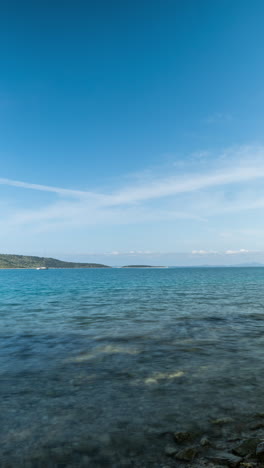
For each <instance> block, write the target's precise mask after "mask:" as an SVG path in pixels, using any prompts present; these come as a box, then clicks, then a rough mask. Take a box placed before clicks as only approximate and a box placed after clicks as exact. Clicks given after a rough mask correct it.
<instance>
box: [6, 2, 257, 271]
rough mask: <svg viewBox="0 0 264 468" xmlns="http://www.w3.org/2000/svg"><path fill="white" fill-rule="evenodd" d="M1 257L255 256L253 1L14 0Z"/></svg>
mask: <svg viewBox="0 0 264 468" xmlns="http://www.w3.org/2000/svg"><path fill="white" fill-rule="evenodd" d="M0 8H1V14H0V40H1V48H0V60H1V61H0V63H1V74H0V162H1V165H0V168H1V170H0V213H1V216H0V242H1V249H0V250H1V252H3V253H24V254H35V255H47V256H56V257H59V258H67V259H73V260H74V259H78V260H83V261H89V259H91V260H92V261H102V262H105V263H108V264H115V265H120V264H123V263H127V262H128V261H129V263H138V262H140V263H151V264H171V265H172V264H205V263H206V264H207V263H209V264H210V263H211V264H212V263H213V264H215V263H217V264H218V263H219V264H226V263H227V264H230V263H241V262H247V261H263V262H264V253H263V252H264V216H263V209H264V187H263V182H264V137H263V126H264V125H263V124H264V111H263V109H264V84H263V83H264V49H263V42H264V29H263V15H264V4H263V2H262V1H259V0H254V1H253V2H249V1H248V0H247V1H245V0H239V1H238V0H233V1H230V0H228V1H226V0H215V1H213V2H212V1H211V0H210V1H206V0H200V1H199V2H197V1H196V0H194V1H192V0H187V1H180V0H178V1H177V0H165V1H164V0H162V1H161V0H160V1H157V0H152V1H149V0H148V1H146V0H141V1H137V0H136V1H135V0H134V1H130V0H128V1H125V2H124V1H121V0H120V1H116V0H111V1H106V0H105V1H103V0H98V1H96V2H92V1H78V0H77V1H75V2H72V1H67V0H66V1H64V2H61V1H56V0H54V1H52V2H51V1H45V2H33V1H26V0H25V1H24V2H20V1H12V0H11V1H9V2H2V4H1V7H0Z"/></svg>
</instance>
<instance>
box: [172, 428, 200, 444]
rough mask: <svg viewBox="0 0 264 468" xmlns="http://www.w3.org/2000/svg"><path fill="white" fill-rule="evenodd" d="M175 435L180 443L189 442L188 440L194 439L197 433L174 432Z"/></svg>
mask: <svg viewBox="0 0 264 468" xmlns="http://www.w3.org/2000/svg"><path fill="white" fill-rule="evenodd" d="M173 437H174V439H175V441H176V442H177V443H178V444H181V443H183V442H187V441H188V440H193V439H194V438H195V434H194V433H193V432H184V431H182V432H174V434H173Z"/></svg>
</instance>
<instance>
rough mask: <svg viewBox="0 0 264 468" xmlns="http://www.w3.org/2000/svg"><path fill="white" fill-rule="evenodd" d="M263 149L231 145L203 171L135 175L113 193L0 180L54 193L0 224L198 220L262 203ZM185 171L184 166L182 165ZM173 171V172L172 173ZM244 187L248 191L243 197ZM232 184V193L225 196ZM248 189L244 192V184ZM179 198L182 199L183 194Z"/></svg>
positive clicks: (42, 225) (43, 225)
mask: <svg viewBox="0 0 264 468" xmlns="http://www.w3.org/2000/svg"><path fill="white" fill-rule="evenodd" d="M263 156H264V147H261V146H259V147H253V146H247V147H242V148H231V149H228V150H226V151H223V152H221V154H220V156H219V157H217V158H215V160H216V162H215V164H214V166H212V165H211V166H210V168H209V169H207V170H206V171H205V170H204V166H203V172H200V171H199V164H198V166H197V167H196V170H194V168H192V170H191V171H189V170H187V171H186V172H184V171H183V170H181V173H178V172H177V169H175V166H173V165H172V167H171V168H170V172H171V173H170V175H169V176H168V175H167V176H164V175H163V176H159V175H157V174H153V175H152V177H150V176H149V174H148V177H146V179H145V180H144V178H140V179H139V178H136V182H135V183H134V184H133V183H132V182H131V181H130V182H129V184H128V185H126V186H125V187H124V186H123V187H119V188H114V189H112V191H108V192H106V193H100V192H99V191H98V192H96V191H86V190H75V189H71V188H61V187H53V186H49V185H41V184H38V183H30V182H24V181H17V180H12V179H5V178H1V179H0V184H1V185H3V186H4V185H8V186H13V187H16V188H20V189H30V190H38V191H43V192H51V193H54V195H55V196H57V197H58V198H57V199H55V200H54V202H53V203H51V204H48V205H46V206H45V207H44V208H43V207H42V208H41V209H38V210H36V209H34V210H33V209H29V208H25V209H24V210H21V209H20V210H18V211H13V212H10V213H9V215H8V216H6V217H5V219H3V218H2V220H0V225H1V227H4V228H8V226H9V227H14V226H17V225H30V226H32V225H34V226H35V229H42V230H43V229H52V227H53V228H54V227H56V228H58V227H59V226H61V227H65V226H67V225H70V226H85V225H89V224H127V223H130V224H131V223H146V222H152V221H162V220H174V219H175V220H177V219H185V220H188V219H190V220H197V221H204V220H205V219H206V218H208V217H210V216H212V215H214V216H215V215H216V214H220V213H228V212H235V211H237V212H239V211H241V210H251V209H260V208H262V207H264V190H258V191H257V192H256V191H255V185H256V184H257V181H258V180H259V181H261V180H262V179H263V178H264V157H263ZM187 169H188V166H187ZM173 171H176V172H175V173H173ZM245 185H246V186H247V187H248V186H249V187H250V193H249V194H247V195H246V196H245ZM230 187H232V197H230V196H229V195H228V191H230ZM247 190H249V189H248V188H247ZM183 197H184V198H183Z"/></svg>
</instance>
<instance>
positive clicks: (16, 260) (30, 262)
mask: <svg viewBox="0 0 264 468" xmlns="http://www.w3.org/2000/svg"><path fill="white" fill-rule="evenodd" d="M39 267H48V268H110V267H108V266H107V265H101V264H100V263H75V262H63V261H62V260H57V259H56V258H46V257H32V256H29V255H7V254H0V268H39Z"/></svg>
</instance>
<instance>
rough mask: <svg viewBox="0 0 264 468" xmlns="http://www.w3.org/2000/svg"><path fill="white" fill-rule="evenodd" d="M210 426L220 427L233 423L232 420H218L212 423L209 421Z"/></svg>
mask: <svg viewBox="0 0 264 468" xmlns="http://www.w3.org/2000/svg"><path fill="white" fill-rule="evenodd" d="M211 422H212V424H215V425H216V426H222V425H224V424H230V423H232V422H234V419H233V418H228V417H227V418H218V419H214V420H213V421H211Z"/></svg>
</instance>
